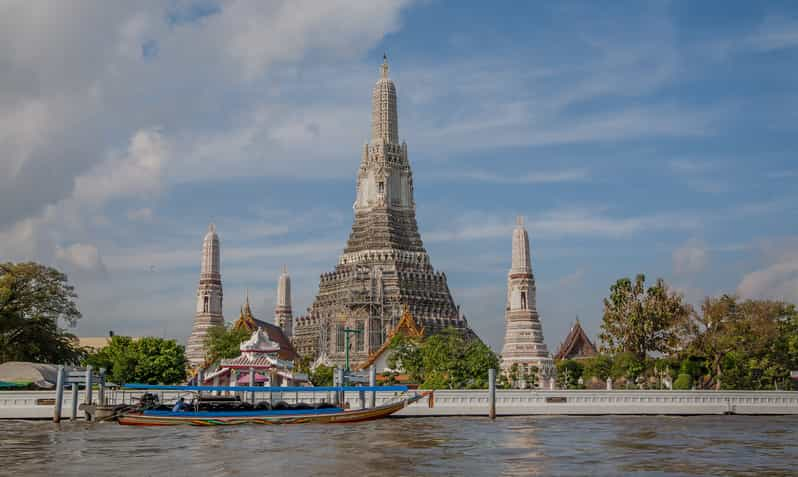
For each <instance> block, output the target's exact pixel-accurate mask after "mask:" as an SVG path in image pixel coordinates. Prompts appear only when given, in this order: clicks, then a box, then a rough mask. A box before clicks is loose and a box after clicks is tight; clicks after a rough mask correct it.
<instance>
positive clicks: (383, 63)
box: [380, 53, 388, 78]
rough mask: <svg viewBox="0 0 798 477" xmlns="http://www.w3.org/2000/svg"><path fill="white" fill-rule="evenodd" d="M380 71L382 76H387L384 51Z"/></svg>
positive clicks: (386, 59)
mask: <svg viewBox="0 0 798 477" xmlns="http://www.w3.org/2000/svg"><path fill="white" fill-rule="evenodd" d="M380 71H381V73H382V77H383V78H387V77H388V55H387V54H386V53H383V54H382V65H381V66H380Z"/></svg>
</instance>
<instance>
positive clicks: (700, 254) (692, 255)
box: [672, 239, 709, 275]
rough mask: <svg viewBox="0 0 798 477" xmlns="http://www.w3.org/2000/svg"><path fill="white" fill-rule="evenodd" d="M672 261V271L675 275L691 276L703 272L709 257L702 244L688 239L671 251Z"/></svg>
mask: <svg viewBox="0 0 798 477" xmlns="http://www.w3.org/2000/svg"><path fill="white" fill-rule="evenodd" d="M672 259H673V271H674V272H675V273H676V274H680V275H681V274H692V273H700V272H702V271H704V268H705V267H706V266H707V262H708V261H709V255H708V253H707V248H706V246H705V245H704V243H703V242H701V241H700V240H697V239H690V240H688V241H687V243H685V244H684V245H682V246H681V247H679V248H677V249H676V250H674V251H673V254H672Z"/></svg>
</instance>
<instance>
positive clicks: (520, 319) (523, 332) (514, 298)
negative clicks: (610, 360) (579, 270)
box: [501, 217, 554, 384]
mask: <svg viewBox="0 0 798 477" xmlns="http://www.w3.org/2000/svg"><path fill="white" fill-rule="evenodd" d="M535 295H536V292H535V276H534V275H533V274H532V262H531V260H530V256H529V236H528V235H527V232H526V229H525V228H524V222H523V219H522V218H521V217H519V218H518V220H517V225H516V227H515V230H514V231H513V259H512V264H511V266H510V272H509V273H508V274H507V307H506V309H505V314H504V317H505V321H506V331H505V334H504V347H503V348H502V354H501V357H502V363H501V366H502V370H503V371H504V372H508V371H509V370H510V368H511V367H512V366H513V365H514V364H517V365H518V366H519V368H520V369H519V371H520V372H522V373H524V374H528V373H529V372H531V368H532V367H533V366H534V367H536V368H537V375H538V382H539V383H541V384H544V380H545V379H547V378H549V377H550V376H552V375H553V373H554V362H553V361H552V359H551V358H550V357H549V351H548V349H546V344H545V343H544V342H543V327H542V326H541V324H540V317H539V316H538V312H537V305H536V303H535V300H536V296H535Z"/></svg>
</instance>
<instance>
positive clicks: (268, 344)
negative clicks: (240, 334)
mask: <svg viewBox="0 0 798 477" xmlns="http://www.w3.org/2000/svg"><path fill="white" fill-rule="evenodd" d="M239 350H240V351H241V355H240V356H238V357H237V358H232V359H223V360H222V361H221V363H220V364H219V367H218V368H217V369H216V370H215V371H213V372H210V373H208V374H207V375H206V376H205V377H204V379H203V381H202V384H205V385H211V384H212V385H214V386H236V385H238V386H247V385H250V384H252V385H255V386H303V385H306V384H308V377H307V375H305V374H302V373H295V372H294V363H293V362H292V361H291V360H286V359H284V358H282V357H281V353H282V352H283V351H284V349H283V347H282V346H281V345H280V343H277V342H275V341H273V340H272V339H271V336H270V335H269V334H267V333H266V332H265V330H264V329H263V328H257V329H255V331H253V332H252V336H250V338H249V339H248V340H246V341H244V342H243V343H241V345H240V346H239ZM250 374H251V376H250Z"/></svg>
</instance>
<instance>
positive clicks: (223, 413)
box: [144, 407, 344, 417]
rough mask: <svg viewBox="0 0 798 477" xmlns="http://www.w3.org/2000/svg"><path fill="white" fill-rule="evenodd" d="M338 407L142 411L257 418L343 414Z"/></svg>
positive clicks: (192, 415) (157, 414)
mask: <svg viewBox="0 0 798 477" xmlns="http://www.w3.org/2000/svg"><path fill="white" fill-rule="evenodd" d="M343 411H344V410H343V409H341V408H340V407H330V408H326V409H283V410H279V411H253V410H245V411H219V412H212V411H208V412H204V411H203V412H193V411H181V412H172V411H144V415H145V416H169V417H257V416H281V415H294V414H335V413H337V412H343Z"/></svg>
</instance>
